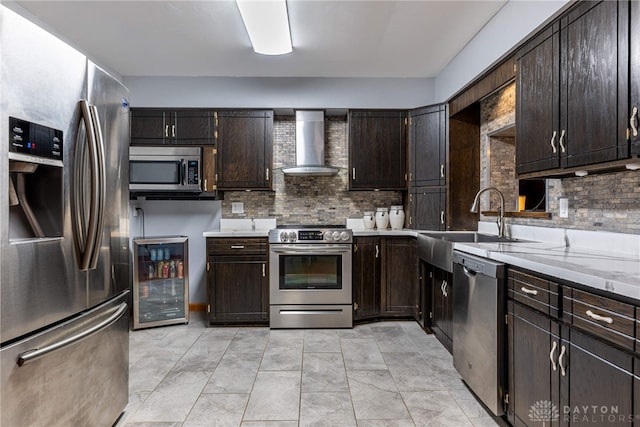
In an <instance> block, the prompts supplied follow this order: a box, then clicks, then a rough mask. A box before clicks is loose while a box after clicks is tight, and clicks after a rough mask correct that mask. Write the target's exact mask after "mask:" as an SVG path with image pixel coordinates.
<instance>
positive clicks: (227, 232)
mask: <svg viewBox="0 0 640 427" xmlns="http://www.w3.org/2000/svg"><path fill="white" fill-rule="evenodd" d="M202 235H203V236H204V237H267V236H268V235H269V230H268V229H267V230H251V229H247V230H244V229H223V230H210V231H205V232H203V233H202ZM353 235H354V236H356V237H357V236H409V237H416V236H417V235H418V231H417V230H409V229H402V230H391V229H388V230H353Z"/></svg>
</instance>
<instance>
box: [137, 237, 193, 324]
mask: <svg viewBox="0 0 640 427" xmlns="http://www.w3.org/2000/svg"><path fill="white" fill-rule="evenodd" d="M188 248H189V246H188V239H187V237H185V236H163V237H150V238H144V239H142V238H135V239H133V256H134V260H133V329H142V328H150V327H154V326H164V325H173V324H176V323H189V267H188V266H189V262H188V261H189V257H188V251H189V250H188Z"/></svg>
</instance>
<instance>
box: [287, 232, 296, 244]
mask: <svg viewBox="0 0 640 427" xmlns="http://www.w3.org/2000/svg"><path fill="white" fill-rule="evenodd" d="M296 240H298V234H297V233H296V232H295V231H290V232H289V241H290V242H295V241H296Z"/></svg>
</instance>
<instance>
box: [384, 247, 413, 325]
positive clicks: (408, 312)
mask: <svg viewBox="0 0 640 427" xmlns="http://www.w3.org/2000/svg"><path fill="white" fill-rule="evenodd" d="M382 247H383V253H384V255H383V262H382V286H381V288H382V289H381V291H382V299H381V304H382V310H381V314H382V315H384V316H386V317H396V316H397V317H413V318H415V319H417V318H418V312H419V304H418V264H417V261H416V260H417V245H416V239H415V238H405V237H388V238H385V239H382Z"/></svg>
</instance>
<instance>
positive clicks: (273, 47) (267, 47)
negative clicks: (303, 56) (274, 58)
mask: <svg viewBox="0 0 640 427" xmlns="http://www.w3.org/2000/svg"><path fill="white" fill-rule="evenodd" d="M236 4H237V5H238V9H239V10H240V15H241V16H242V20H243V21H244V26H245V28H246V29H247V33H248V34H249V39H251V44H252V45H253V50H254V51H255V52H256V53H259V54H262V55H284V54H286V53H290V52H291V51H292V46H291V33H290V32H289V15H288V13H287V3H286V1H285V0H236Z"/></svg>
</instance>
